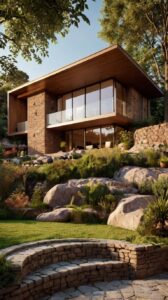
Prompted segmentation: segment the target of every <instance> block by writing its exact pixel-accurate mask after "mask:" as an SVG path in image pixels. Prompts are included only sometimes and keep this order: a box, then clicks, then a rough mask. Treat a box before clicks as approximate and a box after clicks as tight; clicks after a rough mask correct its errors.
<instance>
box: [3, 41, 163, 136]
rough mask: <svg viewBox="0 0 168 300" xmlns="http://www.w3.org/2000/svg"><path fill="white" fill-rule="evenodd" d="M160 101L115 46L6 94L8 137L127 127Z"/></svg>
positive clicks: (157, 91) (142, 74) (145, 78)
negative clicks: (56, 131) (156, 100)
mask: <svg viewBox="0 0 168 300" xmlns="http://www.w3.org/2000/svg"><path fill="white" fill-rule="evenodd" d="M161 96H162V92H161V90H160V89H159V88H158V87H157V86H156V85H155V84H154V82H153V81H152V80H151V79H150V78H149V77H148V76H147V75H146V73H145V72H144V71H143V70H142V69H141V68H140V66H139V65H138V64H137V63H136V62H135V61H134V60H133V59H132V58H131V57H130V56H129V55H128V54H127V53H126V52H125V51H124V50H123V49H122V48H121V47H120V46H118V45H115V46H113V47H109V48H106V49H104V50H102V51H99V52H97V53H95V54H93V55H90V56H88V57H86V58H84V59H81V60H79V61H77V62H75V63H73V64H70V65H68V66H65V67H63V68H61V69H58V70H57V71H55V72H53V73H50V74H49V75H47V76H44V77H42V78H40V79H38V80H34V81H32V82H29V83H26V84H24V85H22V86H20V87H18V88H16V89H13V90H12V91H10V92H9V94H8V134H9V135H18V134H26V133H28V134H29V131H31V132H32V130H34V129H33V128H34V127H39V128H41V129H40V130H43V131H44V130H47V129H57V130H65V129H71V128H77V127H78V128H79V126H80V127H83V128H84V127H89V126H97V125H105V124H117V125H121V126H122V125H128V124H130V123H131V122H133V121H140V120H143V119H146V118H148V116H149V115H150V99H152V98H158V97H161ZM35 120H36V123H34V122H35ZM40 124H42V125H40Z"/></svg>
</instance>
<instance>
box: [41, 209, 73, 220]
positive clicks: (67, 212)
mask: <svg viewBox="0 0 168 300" xmlns="http://www.w3.org/2000/svg"><path fill="white" fill-rule="evenodd" d="M72 210H73V209H71V208H57V209H55V210H53V211H51V212H47V213H42V214H40V215H38V216H37V218H36V220H37V221H43V222H68V221H70V219H71V213H72Z"/></svg>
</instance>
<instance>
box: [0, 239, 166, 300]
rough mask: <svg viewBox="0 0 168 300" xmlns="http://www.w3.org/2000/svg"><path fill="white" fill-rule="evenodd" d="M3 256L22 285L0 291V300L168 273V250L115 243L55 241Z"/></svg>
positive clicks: (17, 249) (23, 247)
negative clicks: (16, 273) (10, 263)
mask: <svg viewBox="0 0 168 300" xmlns="http://www.w3.org/2000/svg"><path fill="white" fill-rule="evenodd" d="M1 252H2V253H3V254H5V255H6V256H7V259H8V260H11V261H12V263H13V267H14V270H15V271H16V270H17V272H18V273H19V274H20V278H21V281H20V283H19V284H18V285H14V286H13V287H9V288H6V289H1V290H0V300H2V299H3V300H8V299H11V300H15V299H17V300H26V299H40V297H42V296H44V295H49V294H53V293H54V292H57V291H61V290H64V289H66V288H72V287H77V286H79V285H81V284H87V283H89V282H97V281H101V280H102V281H111V280H114V279H115V280H116V279H117V280H120V279H136V278H137V279H138V278H145V277H147V276H149V275H153V274H157V273H161V272H163V271H165V270H167V269H168V255H167V254H168V246H165V247H161V246H154V245H133V244H130V243H127V242H121V241H113V240H107V241H105V240H90V241H89V240H85V241H84V240H83V241H82V240H78V239H76V240H64V241H62V242H60V241H58V240H55V241H54V240H52V241H48V242H46V241H45V242H38V243H30V244H25V245H23V246H17V247H16V246H15V247H13V248H12V249H7V250H3V251H1Z"/></svg>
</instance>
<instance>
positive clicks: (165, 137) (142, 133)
mask: <svg viewBox="0 0 168 300" xmlns="http://www.w3.org/2000/svg"><path fill="white" fill-rule="evenodd" d="M134 142H135V145H148V146H151V147H152V146H154V145H158V146H159V144H167V145H168V123H162V124H159V125H154V126H148V127H143V128H140V129H137V130H136V131H135V133H134Z"/></svg>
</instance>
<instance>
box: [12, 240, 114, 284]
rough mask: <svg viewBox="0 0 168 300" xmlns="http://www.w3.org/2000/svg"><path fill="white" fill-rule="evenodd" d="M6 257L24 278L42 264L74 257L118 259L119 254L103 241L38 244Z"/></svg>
mask: <svg viewBox="0 0 168 300" xmlns="http://www.w3.org/2000/svg"><path fill="white" fill-rule="evenodd" d="M6 257H7V260H10V261H11V262H12V264H13V268H14V270H15V271H16V272H17V273H18V274H19V277H20V278H24V276H26V275H27V274H29V273H31V272H32V271H35V270H37V269H39V268H41V267H43V266H46V265H49V264H54V263H57V262H61V261H69V260H73V259H76V258H78V259H81V258H86V259H88V258H109V259H112V260H119V255H118V253H117V252H116V251H115V249H114V246H111V247H110V245H109V244H107V242H105V241H99V242H94V241H90V242H88V241H85V242H83V241H79V242H62V243H58V242H55V243H51V244H40V245H35V246H34V247H27V248H24V249H20V250H19V249H18V250H17V251H15V252H12V253H9V254H8V255H7V256H6Z"/></svg>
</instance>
